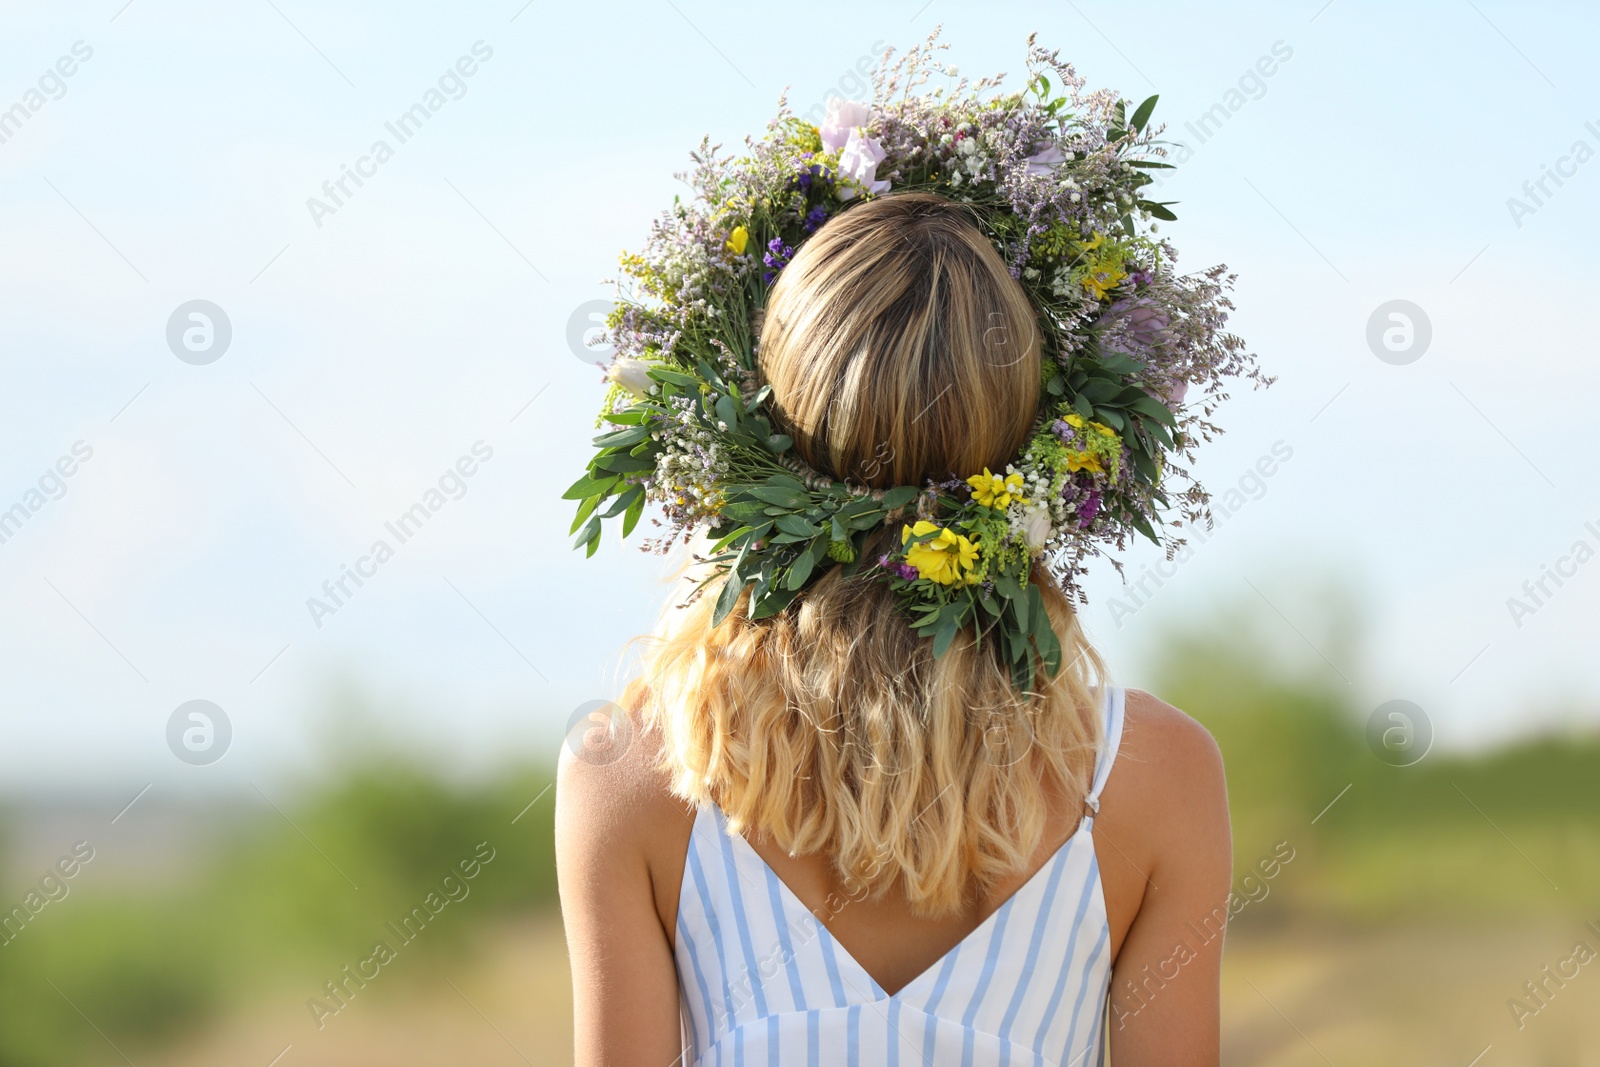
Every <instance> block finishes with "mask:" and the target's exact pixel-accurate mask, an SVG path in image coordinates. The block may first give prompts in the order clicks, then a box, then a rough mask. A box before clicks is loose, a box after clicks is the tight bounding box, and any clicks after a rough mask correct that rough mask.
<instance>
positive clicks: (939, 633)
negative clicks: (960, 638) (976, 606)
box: [933, 610, 961, 659]
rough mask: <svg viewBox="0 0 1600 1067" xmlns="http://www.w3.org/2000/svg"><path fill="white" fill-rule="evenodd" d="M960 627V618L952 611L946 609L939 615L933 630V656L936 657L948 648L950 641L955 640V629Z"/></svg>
mask: <svg viewBox="0 0 1600 1067" xmlns="http://www.w3.org/2000/svg"><path fill="white" fill-rule="evenodd" d="M960 628H961V623H960V620H959V619H957V618H956V613H955V612H954V611H950V610H946V611H944V612H943V613H942V614H941V615H940V616H939V626H938V628H937V629H936V630H934V631H933V658H934V659H938V658H939V657H940V656H942V655H944V654H945V652H946V651H947V650H948V649H949V648H950V642H952V641H954V640H955V637H956V631H957V630H959V629H960Z"/></svg>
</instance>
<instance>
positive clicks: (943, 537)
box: [900, 519, 978, 585]
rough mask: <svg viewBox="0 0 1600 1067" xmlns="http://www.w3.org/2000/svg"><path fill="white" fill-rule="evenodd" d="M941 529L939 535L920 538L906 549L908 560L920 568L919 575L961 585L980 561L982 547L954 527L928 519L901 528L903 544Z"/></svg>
mask: <svg viewBox="0 0 1600 1067" xmlns="http://www.w3.org/2000/svg"><path fill="white" fill-rule="evenodd" d="M934 531H938V536H937V537H932V538H929V539H928V540H926V541H919V542H918V543H917V544H914V545H912V546H911V547H910V548H908V549H906V562H907V563H909V564H911V565H912V566H913V567H915V568H916V569H917V577H919V578H929V579H932V580H933V581H935V582H938V583H939V584H940V585H961V584H963V582H964V581H965V579H966V578H967V576H968V575H969V574H970V573H971V571H972V569H973V568H974V567H976V566H977V564H978V546H977V545H975V544H973V543H972V542H971V541H969V540H968V539H967V538H965V537H962V536H961V535H960V534H958V533H956V532H955V531H954V530H950V529H946V528H943V527H940V526H935V525H934V524H933V523H931V522H928V521H927V520H925V519H924V520H921V521H919V522H918V523H917V524H916V525H915V526H902V527H900V543H901V544H902V545H904V544H905V543H906V542H907V541H909V540H911V538H913V537H921V536H922V535H923V534H930V533H933V532H934Z"/></svg>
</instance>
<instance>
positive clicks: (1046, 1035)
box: [673, 689, 1123, 1067]
mask: <svg viewBox="0 0 1600 1067" xmlns="http://www.w3.org/2000/svg"><path fill="white" fill-rule="evenodd" d="M1105 716H1106V744H1105V748H1104V751H1102V753H1101V754H1100V757H1099V760H1098V761H1097V763H1096V766H1095V774H1094V781H1093V784H1092V788H1091V791H1090V793H1089V796H1088V798H1087V807H1088V810H1089V811H1090V812H1098V811H1099V810H1100V805H1099V796H1100V791H1101V789H1102V788H1104V786H1105V783H1106V778H1107V777H1108V776H1109V775H1110V773H1111V764H1112V761H1113V760H1114V759H1115V758H1116V754H1117V747H1118V744H1119V743H1120V741H1121V737H1122V718H1123V692H1122V690H1120V689H1107V690H1106V694H1105ZM1093 825H1094V816H1093V815H1085V817H1084V819H1083V822H1082V824H1081V825H1080V826H1079V827H1078V830H1077V832H1076V833H1075V834H1073V836H1072V837H1071V838H1069V839H1068V840H1067V842H1066V844H1064V845H1062V846H1061V848H1060V850H1059V851H1057V852H1056V853H1055V855H1054V856H1052V857H1051V858H1050V860H1049V861H1048V862H1046V863H1045V865H1044V866H1043V867H1041V868H1040V869H1039V871H1038V873H1036V874H1035V875H1034V876H1033V877H1032V878H1030V879H1029V880H1028V881H1027V882H1026V883H1024V884H1023V886H1022V888H1021V889H1018V890H1017V891H1016V893H1014V894H1013V895H1012V896H1011V897H1010V899H1008V900H1007V901H1006V902H1005V903H1004V904H1003V905H1001V906H1000V909H999V910H998V911H996V912H995V913H994V914H992V915H990V916H989V917H988V918H987V919H985V920H984V921H983V923H982V924H981V925H979V926H978V928H977V929H976V930H974V931H973V932H972V933H970V934H969V935H967V937H966V938H964V939H963V940H962V941H961V942H960V943H959V944H957V945H956V946H955V947H954V948H952V949H951V950H950V951H949V952H947V953H946V954H945V955H944V956H943V957H941V958H940V959H939V960H937V961H936V962H935V963H934V964H933V965H932V966H931V967H929V968H928V969H927V970H926V971H924V972H923V973H922V974H921V975H919V976H918V977H916V978H914V979H913V980H912V981H911V983H910V984H909V985H907V986H906V987H905V988H904V989H901V990H899V991H898V992H896V993H894V994H893V995H890V994H888V993H886V992H884V991H883V989H882V988H880V987H879V985H878V983H877V982H875V981H873V979H872V976H871V975H869V974H868V973H867V972H866V970H865V969H864V968H863V967H862V966H861V965H860V964H859V963H857V962H856V961H855V960H854V959H853V958H852V957H851V956H850V953H848V952H846V951H845V949H844V947H843V946H842V945H840V944H839V942H837V941H836V940H834V938H833V937H832V935H830V934H829V933H828V930H827V928H826V927H825V926H823V925H822V923H821V922H819V921H818V920H817V918H816V917H815V916H814V915H813V914H812V913H811V912H810V911H808V910H807V909H806V907H805V905H804V904H802V903H801V902H800V900H799V899H798V898H797V897H796V896H795V895H794V893H793V892H792V891H790V889H789V888H788V887H787V886H786V885H784V883H783V882H782V880H780V879H779V878H778V876H777V875H776V874H775V873H773V871H772V868H770V867H768V866H767V864H766V861H764V860H763V859H762V858H761V857H760V856H759V855H758V854H757V853H756V851H755V850H754V849H752V848H751V847H750V845H749V843H748V842H746V841H745V840H744V838H742V837H740V836H738V835H737V834H733V833H731V832H730V831H729V830H728V828H727V821H726V818H725V816H724V815H723V813H722V812H721V810H720V809H718V808H717V807H716V806H715V805H709V804H708V805H706V806H704V807H702V808H701V809H700V810H699V812H698V813H697V814H696V817H695V822H694V829H693V831H692V832H691V834H690V837H689V850H688V855H687V857H686V858H685V861H684V875H683V889H682V891H681V893H680V894H679V898H678V922H677V936H676V937H675V938H674V941H675V944H674V947H673V951H674V955H675V957H676V963H677V970H678V987H679V990H680V991H681V997H682V1015H683V1027H684V1043H685V1049H686V1051H685V1054H684V1058H683V1062H684V1063H685V1064H687V1065H693V1067H712V1065H716V1067H723V1065H727V1067H744V1065H746V1064H749V1065H751V1067H756V1065H760V1064H767V1065H774V1067H775V1065H783V1067H790V1065H800V1064H806V1065H820V1064H827V1065H829V1067H832V1065H835V1064H848V1065H850V1067H854V1065H856V1064H887V1065H888V1067H898V1065H901V1064H904V1065H905V1067H921V1065H927V1067H945V1065H950V1067H957V1065H960V1067H968V1065H975V1064H1002V1065H1013V1067H1047V1065H1048V1067H1093V1065H1094V1064H1097V1063H1099V1062H1101V1060H1100V1056H1101V1050H1102V1049H1103V1046H1104V1044H1105V1005H1106V993H1107V990H1108V988H1109V986H1110V979H1111V961H1110V927H1109V926H1108V924H1107V922H1106V908H1105V897H1104V895H1103V893H1102V890H1101V887H1100V869H1099V866H1098V864H1097V863H1096V861H1095V853H1094V838H1093V835H1092V829H1093Z"/></svg>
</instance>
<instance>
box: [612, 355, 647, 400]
mask: <svg viewBox="0 0 1600 1067" xmlns="http://www.w3.org/2000/svg"><path fill="white" fill-rule="evenodd" d="M606 381H608V382H616V383H617V384H618V385H620V386H622V387H623V388H624V389H626V390H627V391H628V392H630V393H632V394H633V395H634V396H647V395H649V393H650V391H651V390H652V389H653V388H654V387H655V383H654V382H652V381H651V380H650V364H648V363H646V362H645V361H644V360H642V359H634V358H633V357H632V356H619V357H617V358H616V359H615V360H613V361H612V363H611V366H609V367H607V368H606Z"/></svg>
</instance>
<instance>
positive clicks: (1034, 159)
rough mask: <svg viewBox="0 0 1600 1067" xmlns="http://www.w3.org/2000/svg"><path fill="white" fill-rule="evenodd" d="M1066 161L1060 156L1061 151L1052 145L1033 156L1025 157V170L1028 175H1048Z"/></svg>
mask: <svg viewBox="0 0 1600 1067" xmlns="http://www.w3.org/2000/svg"><path fill="white" fill-rule="evenodd" d="M1066 161H1067V157H1066V156H1064V155H1062V154H1061V149H1059V148H1057V147H1056V146H1055V145H1053V144H1052V145H1046V146H1045V147H1043V148H1041V149H1040V150H1039V151H1037V152H1035V153H1034V154H1033V155H1031V156H1028V157H1027V161H1026V162H1027V166H1026V168H1025V169H1026V170H1027V172H1028V173H1029V174H1036V175H1049V174H1051V173H1052V172H1054V170H1055V169H1056V167H1058V166H1060V165H1061V164H1063V163H1065V162H1066Z"/></svg>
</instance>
